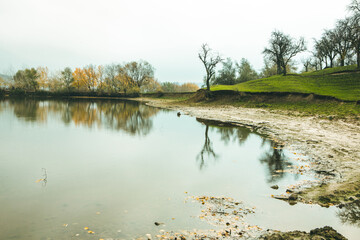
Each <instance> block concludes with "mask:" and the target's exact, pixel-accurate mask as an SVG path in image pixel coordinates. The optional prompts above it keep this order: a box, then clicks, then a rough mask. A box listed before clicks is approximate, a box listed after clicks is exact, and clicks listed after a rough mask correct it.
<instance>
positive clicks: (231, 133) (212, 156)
mask: <svg viewBox="0 0 360 240" xmlns="http://www.w3.org/2000/svg"><path fill="white" fill-rule="evenodd" d="M196 120H197V121H198V122H200V123H202V124H204V125H205V126H206V127H205V135H204V137H205V141H204V145H203V147H202V149H201V151H200V153H199V154H198V155H197V157H196V159H197V161H199V168H200V169H203V168H204V167H205V166H206V164H207V163H208V162H210V161H211V160H216V159H217V158H218V155H217V154H216V153H215V151H214V148H213V145H212V142H211V140H210V138H209V130H216V132H217V133H219V134H220V137H221V140H222V141H223V142H224V143H225V144H228V143H229V142H237V143H238V144H239V145H241V144H243V143H244V142H245V141H246V140H247V139H248V137H249V136H250V133H251V131H250V130H249V129H247V128H241V127H234V126H231V125H229V124H226V123H221V122H218V121H212V120H205V119H201V118H197V119H196Z"/></svg>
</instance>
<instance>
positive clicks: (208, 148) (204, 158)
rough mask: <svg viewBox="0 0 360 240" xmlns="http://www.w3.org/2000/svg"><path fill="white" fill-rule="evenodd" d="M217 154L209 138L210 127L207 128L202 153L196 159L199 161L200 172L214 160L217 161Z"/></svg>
mask: <svg viewBox="0 0 360 240" xmlns="http://www.w3.org/2000/svg"><path fill="white" fill-rule="evenodd" d="M217 157H218V156H217V154H216V153H215V151H214V149H213V146H212V142H211V140H210V138H209V125H206V127H205V142H204V145H203V147H202V149H201V151H200V153H199V154H198V155H197V157H196V159H197V160H198V161H199V168H200V170H201V169H203V168H204V166H205V165H206V163H207V162H209V160H210V159H211V158H212V159H214V160H216V159H217Z"/></svg>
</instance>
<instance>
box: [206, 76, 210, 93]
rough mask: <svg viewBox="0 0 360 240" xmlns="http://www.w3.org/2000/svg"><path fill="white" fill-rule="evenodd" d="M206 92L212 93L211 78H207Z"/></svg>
mask: <svg viewBox="0 0 360 240" xmlns="http://www.w3.org/2000/svg"><path fill="white" fill-rule="evenodd" d="M206 90H207V91H208V92H210V78H209V77H207V78H206Z"/></svg>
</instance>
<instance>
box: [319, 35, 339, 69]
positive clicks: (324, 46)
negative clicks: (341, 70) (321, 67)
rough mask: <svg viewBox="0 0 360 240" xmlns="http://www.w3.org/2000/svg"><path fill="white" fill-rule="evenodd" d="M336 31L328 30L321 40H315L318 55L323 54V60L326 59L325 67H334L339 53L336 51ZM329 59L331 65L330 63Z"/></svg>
mask: <svg viewBox="0 0 360 240" xmlns="http://www.w3.org/2000/svg"><path fill="white" fill-rule="evenodd" d="M333 36H334V32H333V31H332V30H326V31H325V33H324V34H323V36H322V37H321V39H320V40H319V41H316V40H315V50H316V52H317V55H319V56H322V57H323V58H322V60H323V61H325V65H326V66H325V67H330V68H332V67H333V66H334V59H335V57H336V55H337V52H336V51H335V43H334V37H333ZM327 59H329V62H330V66H329V65H328V61H327Z"/></svg>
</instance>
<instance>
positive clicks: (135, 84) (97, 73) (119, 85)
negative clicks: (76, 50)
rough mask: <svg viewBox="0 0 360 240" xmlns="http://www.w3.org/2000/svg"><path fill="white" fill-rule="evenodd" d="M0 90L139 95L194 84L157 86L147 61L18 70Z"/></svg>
mask: <svg viewBox="0 0 360 240" xmlns="http://www.w3.org/2000/svg"><path fill="white" fill-rule="evenodd" d="M0 87H2V88H6V89H8V91H10V93H12V94H14V95H21V94H33V93H37V95H39V94H40V95H41V94H44V95H45V94H49V95H89V96H103V95H111V96H117V95H125V96H128V95H138V94H139V93H140V92H144V93H149V92H163V91H166V92H192V91H196V90H197V89H198V88H199V87H198V86H197V85H196V84H192V83H184V84H182V85H179V84H176V83H159V82H158V81H157V80H156V79H155V77H154V68H153V67H152V66H151V65H150V63H148V62H146V61H137V62H136V61H133V62H129V63H125V64H123V65H122V64H110V65H105V66H102V65H100V66H95V65H88V66H85V67H83V68H75V69H74V70H72V69H71V68H69V67H66V68H65V69H64V70H62V71H57V72H52V73H50V72H49V70H48V68H47V67H38V68H28V69H23V70H18V71H17V72H16V73H15V74H14V75H13V76H10V77H9V79H8V80H5V79H3V78H0Z"/></svg>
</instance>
